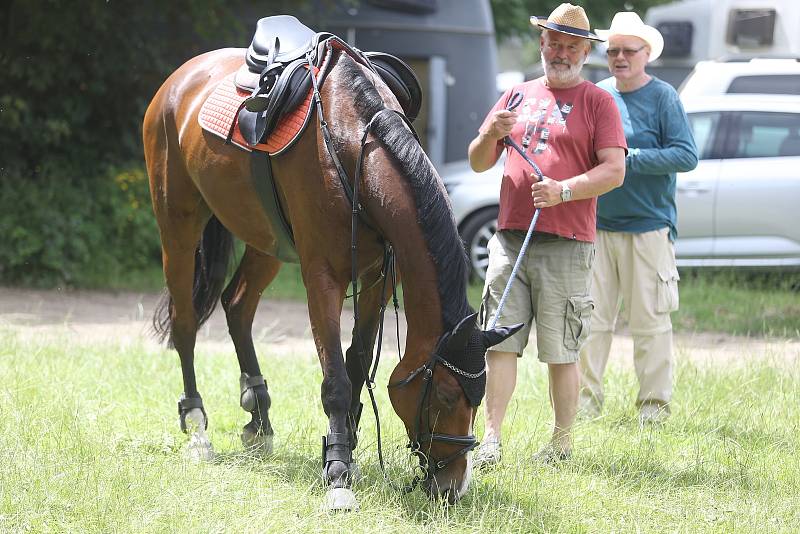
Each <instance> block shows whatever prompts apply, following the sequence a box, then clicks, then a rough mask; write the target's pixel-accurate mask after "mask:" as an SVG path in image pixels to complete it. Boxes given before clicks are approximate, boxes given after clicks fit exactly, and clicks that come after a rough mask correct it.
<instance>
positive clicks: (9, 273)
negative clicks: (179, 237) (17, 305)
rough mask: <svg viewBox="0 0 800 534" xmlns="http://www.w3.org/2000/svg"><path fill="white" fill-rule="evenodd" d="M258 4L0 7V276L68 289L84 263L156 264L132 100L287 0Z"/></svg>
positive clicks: (118, 268) (241, 39)
mask: <svg viewBox="0 0 800 534" xmlns="http://www.w3.org/2000/svg"><path fill="white" fill-rule="evenodd" d="M301 3H302V2H301ZM262 4H263V6H253V4H252V2H247V1H245V0H182V1H180V2H163V1H161V0H139V1H137V2H125V1H122V0H108V1H98V0H76V1H73V2H63V1H60V0H12V1H10V2H8V1H6V2H3V3H2V4H0V42H2V43H3V46H2V47H0V72H2V73H3V74H2V76H0V231H2V233H3V236H4V243H3V246H2V247H0V282H2V283H19V282H22V283H27V284H34V285H53V284H56V283H63V282H66V283H71V284H76V285H81V284H84V283H86V282H87V281H88V278H90V275H89V273H90V271H92V270H95V271H100V270H102V271H105V272H109V271H111V272H124V270H125V269H129V268H130V269H133V268H137V267H141V266H142V265H143V264H146V263H147V262H149V263H150V264H153V263H155V262H157V261H158V258H159V247H158V233H157V231H156V229H155V225H154V224H153V220H152V219H153V218H152V214H151V213H150V208H149V206H148V203H149V197H148V192H147V182H146V176H145V175H144V172H143V165H142V161H143V157H142V149H141V123H142V118H143V116H144V111H145V109H146V106H147V104H148V102H149V100H150V98H151V97H152V95H153V94H154V93H155V91H156V90H157V89H158V87H159V86H160V84H161V83H162V82H163V81H164V79H165V78H166V77H167V76H168V75H169V73H170V72H172V71H173V70H175V68H177V67H178V66H179V65H180V64H181V63H183V62H184V61H186V60H187V59H189V58H191V57H192V56H195V55H197V54H199V53H201V52H203V51H206V50H210V49H214V48H219V47H222V46H230V44H231V43H237V44H239V45H240V46H246V45H247V44H248V42H249V38H250V36H251V32H252V31H253V29H252V27H251V25H250V24H249V23H248V24H245V22H244V21H245V18H246V17H247V14H248V13H252V18H253V20H255V19H257V18H258V17H260V16H267V15H270V14H276V13H278V12H282V11H284V10H285V9H287V7H288V6H289V5H290V4H291V5H292V6H295V9H296V5H297V4H298V2H289V1H282V0H271V1H270V2H262ZM256 9H257V11H256ZM245 26H247V27H245Z"/></svg>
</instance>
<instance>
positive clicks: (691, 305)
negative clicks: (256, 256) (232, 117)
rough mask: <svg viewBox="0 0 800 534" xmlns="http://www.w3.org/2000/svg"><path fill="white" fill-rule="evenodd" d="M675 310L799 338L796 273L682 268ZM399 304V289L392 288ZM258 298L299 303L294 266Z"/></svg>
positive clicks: (733, 328) (475, 291)
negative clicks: (677, 307) (678, 299)
mask: <svg viewBox="0 0 800 534" xmlns="http://www.w3.org/2000/svg"><path fill="white" fill-rule="evenodd" d="M681 276H682V280H681V282H680V309H679V310H678V311H677V312H675V313H673V314H672V322H673V325H674V328H675V331H676V332H682V333H693V332H721V333H726V334H733V335H743V336H756V337H786V338H796V337H800V273H798V272H788V273H766V272H748V271H738V272H737V271H732V270H709V269H703V270H684V271H682V273H681ZM163 286H164V279H163V274H162V273H161V270H160V269H156V268H153V269H149V270H147V271H142V272H135V273H128V274H126V276H124V277H113V278H108V279H105V278H103V279H97V281H96V284H94V285H92V286H90V287H89V288H90V289H101V288H102V289H111V290H128V291H159V290H161V289H162V288H163ZM482 289H483V284H482V283H479V282H477V281H473V282H472V283H470V285H469V287H468V288H467V296H468V298H469V301H470V303H471V304H472V306H473V307H474V308H475V309H476V310H477V309H478V307H479V306H480V301H481V291H482ZM398 294H399V296H400V302H401V304H402V290H401V289H399V290H398ZM264 298H268V299H278V300H305V299H306V290H305V286H304V285H303V280H302V277H301V275H300V266H299V265H296V264H284V265H283V266H282V267H281V270H280V272H279V273H278V276H277V278H276V279H275V281H273V282H272V284H270V285H269V287H267V289H266V291H264Z"/></svg>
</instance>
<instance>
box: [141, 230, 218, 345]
mask: <svg viewBox="0 0 800 534" xmlns="http://www.w3.org/2000/svg"><path fill="white" fill-rule="evenodd" d="M232 257H233V235H231V233H230V232H229V231H228V229H227V228H225V227H224V226H223V225H222V223H221V222H219V219H217V218H216V217H215V216H213V215H212V216H211V219H209V221H208V223H206V227H205V230H203V235H202V237H201V238H200V243H198V245H197V250H195V253H194V283H193V284H192V304H193V305H194V312H195V317H196V318H197V327H198V328H199V327H200V325H202V324H203V323H204V322H206V320H208V318H209V317H210V316H211V314H212V313H213V312H214V308H216V307H217V302H219V298H220V295H222V290H223V289H224V288H225V277H226V275H227V274H228V266H229V265H230V263H231V258H232ZM172 308H173V302H172V296H171V295H170V294H169V291H168V290H165V291H164V294H163V295H162V297H161V300H160V301H159V303H158V305H157V306H156V311H155V313H154V314H153V330H154V331H155V334H156V337H157V338H158V340H159V341H162V342H163V341H164V340H165V339H169V345H170V347H171V346H172V335H171V334H172V317H173V313H172Z"/></svg>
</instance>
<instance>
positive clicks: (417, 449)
mask: <svg viewBox="0 0 800 534" xmlns="http://www.w3.org/2000/svg"><path fill="white" fill-rule="evenodd" d="M306 60H307V62H308V64H309V69H311V72H312V73H313V68H312V63H311V59H310V56H309V55H308V54H307V55H306ZM311 81H312V87H313V89H312V90H313V100H314V104H315V106H316V109H317V117H318V120H319V125H320V130H321V133H322V138H323V141H324V143H325V147H326V149H327V151H328V154H329V155H330V157H331V160H332V161H333V164H334V167H335V169H336V174H337V176H338V177H339V181H340V182H341V184H342V187H343V190H344V192H345V195H346V196H347V198H348V200H349V201H350V205H351V207H352V218H351V229H352V234H351V262H352V273H351V275H352V276H351V284H352V290H353V294H352V298H353V312H354V317H353V319H354V323H355V327H354V331H356V332H357V331H358V319H359V317H358V295H359V290H358V271H357V268H358V267H357V266H358V262H357V246H356V243H357V228H358V224H359V222H361V223H362V224H365V225H366V226H368V227H370V226H371V225H370V224H369V222H368V221H366V220H365V218H364V212H365V210H364V207H363V206H362V205H361V203H360V202H359V198H358V193H359V191H358V188H359V181H360V172H361V167H362V164H363V159H364V146H365V144H366V142H367V137H368V135H369V133H370V132H371V131H372V128H373V125H374V123H375V121H376V119H377V118H378V116H380V115H382V114H384V113H393V114H396V115H398V116H399V117H400V118H401V119H402V120H403V122H404V123H405V124H406V126H407V127H408V129H409V130H410V131H411V133H412V134H413V135H414V137H415V138H416V139H417V142H419V137H418V136H417V133H416V131H415V130H414V127H413V126H412V125H411V122H410V121H409V120H408V118H407V117H406V116H405V115H404V114H403V113H400V112H398V111H396V110H394V109H391V108H383V109H381V110H379V111H377V112H376V113H375V114H374V115H373V116H372V118H371V119H370V121H369V122H368V123H367V124H366V126H365V127H364V131H363V134H362V136H361V143H360V151H359V154H358V159H357V161H356V167H355V175H354V178H353V185H352V187H351V186H350V183H349V177H348V176H347V171H345V169H344V167H343V166H342V164H341V161H340V160H339V157H338V155H337V153H336V149H335V148H334V146H333V143H332V141H331V136H330V132H329V130H328V124H327V121H326V120H325V117H324V115H323V110H322V98H321V96H320V92H319V86H318V84H317V80H316V78H315V77H314V76H313V74H312V76H311ZM389 273H391V279H392V285H393V288H392V289H393V293H394V295H395V296H394V300H395V313H396V311H397V297H396V285H395V281H396V280H395V270H394V252H393V250H392V247H391V245H389V244H385V250H384V265H383V268H382V274H381V278H383V281H384V293H385V283H386V281H387V278H388V276H387V275H388V274H389ZM385 306H386V303H385V302H383V303H382V304H381V312H380V329H379V332H378V351H377V354H376V357H375V361H374V366H373V371H372V373H371V375H370V373H367V372H365V375H366V376H365V379H366V386H367V391H368V392H369V396H370V400H371V402H372V407H373V410H374V412H375V422H376V426H377V437H378V459H379V463H380V466H381V470H382V471H383V475H384V478H385V479H386V480H387V481H388V482H390V483H391V480H390V479H389V477H388V474H387V472H386V468H385V466H384V461H383V453H382V448H381V431H380V420H379V418H378V409H377V403H376V401H375V397H374V393H373V390H374V387H375V382H374V378H375V373H376V371H377V366H378V361H379V359H380V345H381V338H382V334H383V312H384V311H385ZM398 334H399V333H398ZM397 339H398V342H399V339H400V336H399V335H398V337H397ZM448 339H449V336H448V334H445V335H443V336H442V337H441V338H440V339H439V342H438V343H437V346H436V349H435V350H434V351H433V353H432V354H431V356H430V358H429V359H428V361H427V362H426V363H425V364H424V365H422V366H420V367H419V368H417V369H415V370H414V371H412V372H411V373H410V374H409V375H408V376H407V377H406V378H404V379H402V380H400V381H399V382H395V383H391V384H389V386H388V387H389V388H401V387H404V386H406V385H408V384H409V383H411V382H412V381H413V380H414V379H415V378H416V377H417V376H422V380H423V386H422V389H421V390H420V395H419V398H418V400H417V413H416V416H415V420H414V437H413V438H411V439H410V440H409V443H408V448H409V449H410V450H411V454H412V455H413V456H417V457H418V458H419V460H420V468H421V470H422V476H416V477H415V478H414V479H413V480H412V482H411V483H410V484H409V485H407V486H405V487H404V488H403V491H404V492H406V493H408V492H410V491H412V490H413V489H414V488H415V487H416V486H417V485H418V484H419V483H423V482H428V481H431V480H433V478H434V476H435V475H436V473H437V472H438V471H440V470H442V469H444V468H445V467H447V466H448V465H449V464H450V463H451V462H453V461H454V460H456V459H457V458H459V457H461V456H463V455H465V454H467V453H468V452H470V451H471V450H472V449H474V448H475V447H476V446H477V445H478V440H477V439H476V438H475V436H474V435H472V434H469V435H465V436H454V435H451V434H442V433H438V432H433V431H432V430H431V429H430V427H429V425H430V415H429V414H428V411H426V410H425V400H426V399H427V398H429V397H430V393H431V390H432V389H433V388H432V383H433V371H434V368H435V367H436V364H437V363H441V364H442V365H443V366H444V367H446V368H447V369H449V370H450V371H452V372H454V373H457V374H459V375H461V376H463V377H465V378H468V379H477V378H479V377H480V376H482V375H483V374H484V373H485V372H486V366H485V363H484V367H483V369H481V371H480V372H478V373H468V372H467V371H464V370H463V369H460V368H459V367H457V366H455V365H453V364H452V363H451V362H449V361H447V360H446V359H445V358H443V357H442V356H440V355H439V353H440V351H441V349H442V348H444V347H445V342H446V341H447V340H448ZM398 349H399V347H398ZM365 371H366V370H365ZM428 406H430V404H429V405H428ZM425 415H427V419H428V423H427V425H425V431H424V432H423V431H422V428H423V424H424V423H423V419H426V417H425ZM359 416H360V410H359ZM356 419H358V417H357V418H356ZM354 424H355V427H356V428H357V426H358V421H357V420H356V421H354ZM354 434H355V430H354ZM434 441H439V442H442V443H449V444H453V445H461V446H462V448H461V449H460V450H459V451H457V452H456V453H454V454H451V455H450V456H448V457H446V458H443V459H438V460H437V459H436V458H433V457H432V456H430V455H429V454H426V453H425V451H424V450H423V449H422V443H425V442H430V443H431V444H432V443H433V442H434ZM324 458H326V456H325V451H324V447H323V459H324ZM392 485H394V484H392Z"/></svg>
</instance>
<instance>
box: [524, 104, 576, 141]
mask: <svg viewBox="0 0 800 534" xmlns="http://www.w3.org/2000/svg"><path fill="white" fill-rule="evenodd" d="M551 104H553V100H552V99H551V98H540V99H538V101H537V99H535V98H528V99H527V100H525V104H523V106H522V110H521V111H520V114H519V118H518V119H517V122H525V132H524V133H523V135H522V149H523V150H524V151H525V152H527V151H528V148H529V147H530V145H531V141H532V140H533V138H534V136H536V135H537V133H538V139H537V142H536V145H535V146H534V149H533V153H534V154H541V153H542V152H544V151H545V150H546V149H547V140H548V139H549V137H550V131H551V129H552V128H553V127H558V126H560V127H561V131H562V133H563V132H564V131H565V130H566V128H567V116H568V115H569V114H570V112H571V111H572V109H573V105H572V102H565V103H562V102H561V101H560V100H556V101H555V105H554V106H553V107H552V108H551V107H550V106H551ZM534 110H535V111H534ZM548 111H549V113H548Z"/></svg>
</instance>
